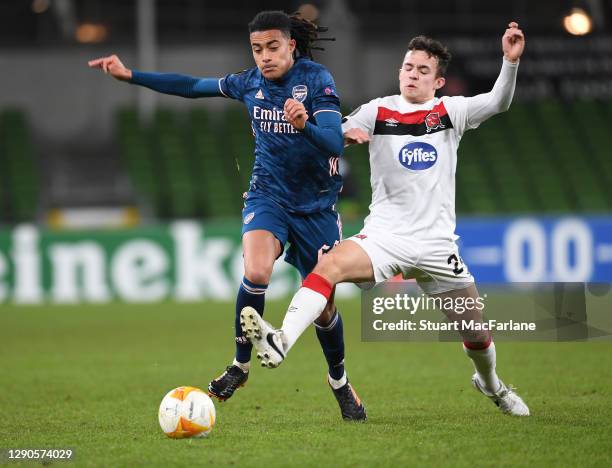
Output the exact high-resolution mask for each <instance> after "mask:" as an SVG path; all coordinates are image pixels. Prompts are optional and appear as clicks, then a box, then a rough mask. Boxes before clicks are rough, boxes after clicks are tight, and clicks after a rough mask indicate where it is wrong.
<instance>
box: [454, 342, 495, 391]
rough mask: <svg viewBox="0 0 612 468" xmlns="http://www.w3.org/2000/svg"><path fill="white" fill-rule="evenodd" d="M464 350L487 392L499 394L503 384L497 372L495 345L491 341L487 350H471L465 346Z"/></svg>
mask: <svg viewBox="0 0 612 468" xmlns="http://www.w3.org/2000/svg"><path fill="white" fill-rule="evenodd" d="M463 350H464V351H465V354H467V355H468V357H469V358H470V359H471V360H472V363H473V364H474V369H476V373H477V374H478V379H479V380H480V382H481V383H482V384H483V385H484V387H485V388H486V389H487V391H489V392H491V393H495V392H497V391H498V390H499V386H500V385H501V383H500V381H499V378H498V377H497V373H496V372H495V362H496V356H495V343H493V342H492V341H491V344H490V345H489V347H488V348H486V349H469V348H467V347H466V346H465V345H463Z"/></svg>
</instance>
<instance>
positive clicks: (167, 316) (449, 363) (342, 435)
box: [0, 302, 612, 468]
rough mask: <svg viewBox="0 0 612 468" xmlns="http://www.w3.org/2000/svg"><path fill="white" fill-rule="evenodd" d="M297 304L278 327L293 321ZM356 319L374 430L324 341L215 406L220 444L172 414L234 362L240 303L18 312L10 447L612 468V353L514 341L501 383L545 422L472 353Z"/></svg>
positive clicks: (352, 355) (126, 459)
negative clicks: (161, 410)
mask: <svg viewBox="0 0 612 468" xmlns="http://www.w3.org/2000/svg"><path fill="white" fill-rule="evenodd" d="M285 305H286V303H285V302H283V303H268V304H267V305H266V317H267V318H268V319H269V320H271V321H272V322H273V323H277V324H278V323H280V318H281V316H282V311H283V309H284V307H285ZM340 310H342V311H343V317H344V324H345V340H346V348H347V353H346V354H347V355H346V363H347V370H348V372H349V376H350V378H351V381H352V382H353V384H354V385H355V388H356V389H357V390H358V392H359V394H360V396H361V397H362V399H363V400H364V402H365V404H366V406H367V410H368V416H369V421H368V422H367V423H365V424H355V423H352V424H351V423H345V422H343V421H342V420H341V419H340V414H339V410H338V408H337V405H336V402H335V400H334V398H333V395H332V393H331V391H330V390H329V388H328V387H327V385H326V383H325V369H326V366H325V362H324V359H323V355H322V353H321V351H320V349H319V346H318V342H317V340H316V337H315V334H314V331H312V330H311V331H309V332H307V333H306V335H305V336H304V338H303V339H302V341H301V342H300V343H298V344H297V345H296V347H295V348H294V349H293V350H292V352H291V354H290V356H289V358H288V360H287V361H286V362H285V363H284V364H283V365H282V366H281V367H280V368H279V369H276V370H268V369H261V368H259V367H254V369H253V370H252V372H251V377H250V380H249V382H248V384H247V386H246V387H245V388H243V389H240V390H239V391H238V392H237V393H236V394H235V395H234V397H233V398H232V399H230V400H229V401H227V402H226V403H223V404H220V403H218V402H216V400H215V404H216V407H217V424H216V426H215V429H214V430H213V432H212V434H211V435H210V437H209V438H207V439H197V440H171V439H167V438H166V437H165V436H164V435H163V433H162V432H161V430H160V429H159V426H158V423H157V408H158V405H159V402H160V401H161V398H162V397H163V396H164V394H165V393H166V392H167V391H168V390H170V389H171V388H173V387H177V386H179V385H194V386H198V387H201V388H202V389H205V388H206V385H207V383H208V381H209V380H210V379H211V378H212V377H216V376H217V375H218V374H220V373H221V371H222V370H223V368H224V366H226V365H227V364H228V363H229V362H230V361H231V358H232V354H233V330H232V327H233V318H232V317H233V305H232V304H219V303H202V304H188V305H185V304H157V305H138V306H135V305H105V306H67V307H64V306H61V307H60V306H48V307H14V306H5V305H3V306H1V308H0V409H1V414H2V424H1V425H0V449H2V450H3V451H4V452H5V453H6V449H8V448H51V447H55V448H67V447H69V448H72V449H73V450H74V452H75V457H74V460H73V461H71V462H68V465H74V466H140V465H157V466H189V465H197V466H217V465H240V466H255V465H257V466H262V465H266V466H288V465H298V466H302V465H307V466H315V465H317V466H320V467H322V466H331V465H333V466H366V465H368V466H383V465H397V466H402V465H403V466H408V465H417V466H469V467H471V468H472V467H474V466H516V465H538V466H553V465H562V466H571V465H575V466H578V465H580V466H610V464H611V463H612V397H611V389H612V372H611V371H610V363H611V362H612V343H499V344H498V371H499V374H500V376H501V377H502V378H503V379H504V380H505V381H506V383H514V384H516V385H517V386H518V388H519V393H520V394H521V395H522V396H523V397H524V399H525V401H526V402H527V404H528V405H529V407H530V409H531V412H532V416H531V417H529V418H523V419H518V418H511V417H508V416H504V415H502V414H500V413H499V412H498V411H497V409H496V408H495V407H494V405H493V404H492V403H491V402H489V401H488V400H487V399H485V398H484V397H483V396H482V395H479V394H478V393H476V392H475V391H474V390H472V388H471V385H470V376H471V374H472V369H471V363H470V362H469V360H468V359H467V358H466V357H465V356H464V354H463V352H462V350H461V348H460V346H459V345H458V344H452V343H362V342H361V341H360V333H359V312H358V311H359V307H358V304H357V303H356V302H352V303H344V304H342V303H341V304H340ZM5 461H6V460H5ZM11 464H13V463H11ZM38 464H40V462H38Z"/></svg>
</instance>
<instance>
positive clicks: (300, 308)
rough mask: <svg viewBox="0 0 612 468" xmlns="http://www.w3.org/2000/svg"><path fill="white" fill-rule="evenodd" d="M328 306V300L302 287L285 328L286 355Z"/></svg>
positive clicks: (290, 306) (292, 301) (288, 311)
mask: <svg viewBox="0 0 612 468" xmlns="http://www.w3.org/2000/svg"><path fill="white" fill-rule="evenodd" d="M326 304H327V298H326V297H325V296H323V295H322V294H319V293H318V292H316V291H313V290H312V289H310V288H305V287H301V288H300V289H299V290H298V292H297V293H295V296H293V299H292V300H291V304H289V309H287V313H286V314H285V319H284V320H283V326H282V327H281V330H282V332H283V346H284V348H285V353H286V352H287V351H289V350H290V349H291V347H292V346H293V345H294V344H295V342H296V341H297V339H298V338H299V337H300V335H301V334H302V333H304V330H306V328H308V326H309V325H310V324H312V322H314V321H315V320H316V319H317V318H318V317H319V315H321V312H323V309H325V305H326Z"/></svg>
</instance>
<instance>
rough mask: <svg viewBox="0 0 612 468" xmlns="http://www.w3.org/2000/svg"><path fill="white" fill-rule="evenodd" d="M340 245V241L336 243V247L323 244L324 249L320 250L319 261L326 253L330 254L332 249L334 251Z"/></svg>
mask: <svg viewBox="0 0 612 468" xmlns="http://www.w3.org/2000/svg"><path fill="white" fill-rule="evenodd" d="M339 243H340V241H334V245H332V246H331V247H330V246H329V245H327V244H323V247H321V248H320V249H319V254H318V255H317V261H319V260H321V257H322V256H323V255H325V254H326V253H328V252H329V251H330V250H331V249H333V248H334V247H335V246H337V245H338V244H339Z"/></svg>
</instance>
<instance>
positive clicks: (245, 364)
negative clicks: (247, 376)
mask: <svg viewBox="0 0 612 468" xmlns="http://www.w3.org/2000/svg"><path fill="white" fill-rule="evenodd" d="M232 365H233V366H238V367H240V370H241V371H242V372H244V373H246V372H248V371H249V369H250V368H251V362H250V361H249V362H240V361H236V358H234V362H232Z"/></svg>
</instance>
